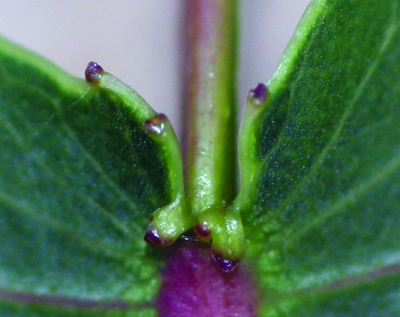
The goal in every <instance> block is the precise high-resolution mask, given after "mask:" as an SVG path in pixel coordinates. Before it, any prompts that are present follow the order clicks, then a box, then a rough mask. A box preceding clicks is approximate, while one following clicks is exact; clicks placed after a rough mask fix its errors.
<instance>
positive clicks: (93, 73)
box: [85, 62, 104, 84]
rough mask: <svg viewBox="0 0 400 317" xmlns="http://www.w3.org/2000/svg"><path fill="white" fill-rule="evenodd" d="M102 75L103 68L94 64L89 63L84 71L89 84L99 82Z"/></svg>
mask: <svg viewBox="0 0 400 317" xmlns="http://www.w3.org/2000/svg"><path fill="white" fill-rule="evenodd" d="M103 73H104V70H103V67H101V66H100V65H99V64H97V63H96V62H90V63H89V64H88V65H87V67H86V70H85V77H86V81H87V82H89V83H91V84H97V83H99V82H100V79H101V75H102V74H103Z"/></svg>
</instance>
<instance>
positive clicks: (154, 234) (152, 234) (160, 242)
mask: <svg viewBox="0 0 400 317" xmlns="http://www.w3.org/2000/svg"><path fill="white" fill-rule="evenodd" d="M144 241H146V242H147V243H150V244H153V245H157V246H160V247H166V246H169V245H170V244H171V243H172V242H173V241H172V240H170V239H163V238H162V237H161V236H160V234H159V233H158V230H157V229H155V228H153V226H151V225H150V226H149V228H148V230H147V232H146V234H145V236H144Z"/></svg>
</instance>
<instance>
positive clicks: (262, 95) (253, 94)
mask: <svg viewBox="0 0 400 317" xmlns="http://www.w3.org/2000/svg"><path fill="white" fill-rule="evenodd" d="M268 96H269V90H268V87H267V86H266V85H265V84H263V83H259V84H258V85H257V87H256V88H254V89H251V90H250V91H249V98H252V99H253V101H255V103H256V104H257V105H261V104H263V103H264V102H265V101H266V100H267V98H268Z"/></svg>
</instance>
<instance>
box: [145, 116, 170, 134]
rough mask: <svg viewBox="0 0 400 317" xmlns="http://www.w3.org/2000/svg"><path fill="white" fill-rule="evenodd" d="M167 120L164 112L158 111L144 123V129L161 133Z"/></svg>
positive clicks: (151, 132)
mask: <svg viewBox="0 0 400 317" xmlns="http://www.w3.org/2000/svg"><path fill="white" fill-rule="evenodd" d="M167 120H168V118H167V116H166V115H165V114H163V113H159V114H157V115H156V116H154V117H153V118H151V119H149V120H147V121H146V122H145V123H144V129H145V130H146V132H147V133H150V134H161V133H163V131H164V130H165V125H166V123H167Z"/></svg>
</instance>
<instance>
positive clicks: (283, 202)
mask: <svg viewBox="0 0 400 317" xmlns="http://www.w3.org/2000/svg"><path fill="white" fill-rule="evenodd" d="M299 28H300V30H301V31H303V32H302V34H301V38H297V37H295V38H294V39H293V40H292V42H294V43H295V44H296V45H292V46H290V45H289V47H288V49H287V52H286V55H285V56H284V58H283V60H282V65H281V68H278V72H277V74H276V75H275V77H273V78H272V79H271V81H270V82H269V86H270V90H271V91H270V95H271V102H270V104H269V106H268V109H267V110H266V111H265V113H264V114H263V119H262V124H261V127H260V130H259V136H258V138H259V143H258V147H257V148H255V149H254V157H256V159H257V160H258V161H260V162H262V164H261V166H262V168H261V172H260V174H259V175H258V177H255V178H256V179H257V183H256V182H254V183H253V184H252V186H253V188H252V189H251V192H252V197H253V200H252V203H251V204H248V202H246V203H245V201H243V203H242V205H243V206H250V207H244V210H242V215H243V218H244V226H245V228H246V237H247V239H248V240H249V245H248V258H249V259H250V261H252V263H253V265H254V267H255V271H256V276H257V277H258V281H259V288H260V292H261V294H262V295H261V296H262V298H264V300H262V301H261V312H262V313H261V315H262V316H264V315H265V316H275V315H277V316H278V315H279V316H339V315H340V316H356V315H357V316H367V315H368V316H394V315H396V316H397V315H398V314H400V304H399V303H400V230H399V227H400V217H399V215H400V178H399V175H400V141H399V140H400V66H399V65H400V50H399V45H398V43H400V9H399V3H398V1H392V0H390V1H389V0H387V1H348V0H346V1H344V0H343V1H342V0H337V1H314V2H313V3H312V5H311V6H310V8H309V11H308V12H307V13H306V14H305V16H304V18H303V22H302V24H300V26H299ZM238 199H240V196H239V198H238ZM246 204H248V205H246ZM252 259H254V260H252Z"/></svg>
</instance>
